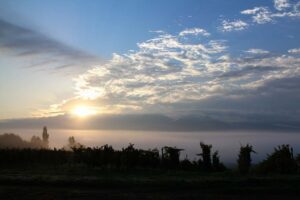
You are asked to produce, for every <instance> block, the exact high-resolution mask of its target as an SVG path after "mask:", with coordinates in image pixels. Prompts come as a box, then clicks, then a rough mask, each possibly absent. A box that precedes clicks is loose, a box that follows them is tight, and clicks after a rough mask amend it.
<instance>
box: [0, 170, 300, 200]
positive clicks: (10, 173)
mask: <svg viewBox="0 0 300 200" xmlns="http://www.w3.org/2000/svg"><path fill="white" fill-rule="evenodd" d="M299 196H300V177H299V176H253V175H252V176H239V175H237V174H235V173H232V172H226V173H220V174H218V173H215V174H209V175H207V174H201V173H199V172H184V171H164V170H141V169H140V170H134V171H133V170H131V171H128V170H103V169H94V168H93V169H91V168H86V167H84V166H76V167H70V166H63V167H58V168H53V167H51V168H49V167H47V168H45V167H22V168H5V169H4V168H1V169H0V199H1V200H2V199H46V200H47V199H109V200H110V199H112V200H115V199H242V198H243V199H244V200H247V199H275V200H276V199H287V198H294V199H297V198H298V197H299Z"/></svg>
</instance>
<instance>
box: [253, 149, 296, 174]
mask: <svg viewBox="0 0 300 200" xmlns="http://www.w3.org/2000/svg"><path fill="white" fill-rule="evenodd" d="M257 170H258V172H260V173H279V174H292V173H296V172H297V162H296V160H295V159H294V155H293V148H291V147H290V146H289V145H281V146H278V147H277V148H274V152H273V153H272V154H271V155H268V156H267V158H266V159H265V160H264V161H262V162H261V163H260V164H259V165H258V168H257Z"/></svg>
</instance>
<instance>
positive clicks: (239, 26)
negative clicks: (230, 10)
mask: <svg viewBox="0 0 300 200" xmlns="http://www.w3.org/2000/svg"><path fill="white" fill-rule="evenodd" d="M247 27H248V24H247V23H246V22H244V21H242V20H235V21H227V20H223V22H222V27H221V30H222V31H224V32H230V31H241V30H244V29H245V28H247Z"/></svg>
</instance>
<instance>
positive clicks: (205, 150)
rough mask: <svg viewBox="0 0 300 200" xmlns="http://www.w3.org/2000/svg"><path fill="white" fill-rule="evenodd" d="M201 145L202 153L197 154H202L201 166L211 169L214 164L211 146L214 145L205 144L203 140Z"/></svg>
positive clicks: (206, 169)
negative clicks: (212, 162)
mask: <svg viewBox="0 0 300 200" xmlns="http://www.w3.org/2000/svg"><path fill="white" fill-rule="evenodd" d="M200 147H201V150H202V153H199V154H197V155H198V156H201V157H202V159H200V160H199V164H200V167H202V168H203V169H204V170H205V171H211V169H212V165H211V148H212V145H207V144H204V143H203V142H200Z"/></svg>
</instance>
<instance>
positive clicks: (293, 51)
mask: <svg viewBox="0 0 300 200" xmlns="http://www.w3.org/2000/svg"><path fill="white" fill-rule="evenodd" d="M288 52H289V53H291V54H300V48H298V49H290V50H288Z"/></svg>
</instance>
